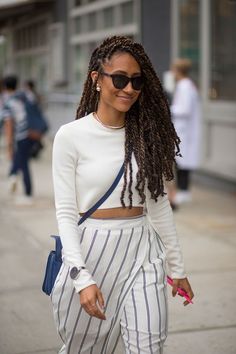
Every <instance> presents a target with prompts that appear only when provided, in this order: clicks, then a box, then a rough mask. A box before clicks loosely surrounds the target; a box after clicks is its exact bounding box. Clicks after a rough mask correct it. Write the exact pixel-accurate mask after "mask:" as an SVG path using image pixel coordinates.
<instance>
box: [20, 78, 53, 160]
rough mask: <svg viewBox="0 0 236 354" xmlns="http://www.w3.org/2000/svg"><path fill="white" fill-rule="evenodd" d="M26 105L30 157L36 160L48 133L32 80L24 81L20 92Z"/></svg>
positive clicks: (40, 103)
mask: <svg viewBox="0 0 236 354" xmlns="http://www.w3.org/2000/svg"><path fill="white" fill-rule="evenodd" d="M21 99H22V100H23V102H24V103H25V105H26V110H27V119H28V125H29V131H28V137H29V138H30V139H31V140H32V147H31V157H33V158H38V157H39V156H40V153H41V152H42V149H43V147H44V146H43V142H42V139H43V136H44V134H45V133H46V132H47V131H48V122H47V119H46V117H45V115H44V113H43V107H42V100H41V97H40V95H39V94H38V92H37V90H36V85H35V82H34V81H33V80H26V81H25V82H24V86H23V92H21Z"/></svg>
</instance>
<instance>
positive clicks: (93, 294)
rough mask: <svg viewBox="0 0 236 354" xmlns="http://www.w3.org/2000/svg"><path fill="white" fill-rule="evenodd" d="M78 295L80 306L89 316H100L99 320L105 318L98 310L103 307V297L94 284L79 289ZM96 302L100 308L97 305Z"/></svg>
mask: <svg viewBox="0 0 236 354" xmlns="http://www.w3.org/2000/svg"><path fill="white" fill-rule="evenodd" d="M79 295H80V304H81V306H82V307H83V308H84V310H85V311H86V312H87V313H88V314H89V315H90V316H94V317H97V318H100V319H101V320H105V319H106V316H105V315H104V313H103V312H102V311H101V310H100V308H101V309H104V299H103V296H102V293H101V291H100V289H99V288H98V287H97V285H96V284H94V285H90V286H88V287H87V288H85V289H83V290H81V291H80V292H79ZM97 302H98V305H99V307H100V308H99V307H98V306H97Z"/></svg>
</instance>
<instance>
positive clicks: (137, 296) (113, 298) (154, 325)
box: [51, 215, 167, 354]
mask: <svg viewBox="0 0 236 354" xmlns="http://www.w3.org/2000/svg"><path fill="white" fill-rule="evenodd" d="M79 238H80V246H81V250H82V254H83V256H84V260H85V263H86V267H87V268H88V270H89V271H90V272H91V274H92V276H93V278H94V280H95V281H96V283H97V286H98V287H99V288H100V289H101V291H102V294H103V297H104V300H105V315H106V320H105V321H103V320H100V319H98V318H95V317H91V316H89V315H88V314H87V313H86V312H85V311H84V309H83V308H82V307H81V306H80V301H79V295H78V294H77V293H75V289H74V287H73V283H72V281H71V279H70V277H69V266H68V265H66V264H65V263H63V265H62V267H61V269H60V272H59V274H58V276H57V279H56V282H55V285H54V288H53V291H52V294H51V301H52V305H53V314H54V319H55V323H56V327H57V330H58V333H59V335H60V337H61V339H62V341H63V346H62V348H61V350H60V352H59V353H60V354H79V353H83V354H113V353H114V354H115V352H116V347H117V344H118V341H119V338H120V337H121V338H122V342H123V352H124V353H130V354H134V353H140V354H144V353H152V354H162V353H163V345H164V342H165V339H166V337H167V294H166V254H165V250H164V246H163V243H162V241H161V239H160V237H159V236H158V234H157V233H156V232H155V230H154V229H153V228H152V226H151V225H150V224H149V223H148V221H147V217H146V216H145V215H144V216H139V217H135V218H126V219H94V218H88V219H87V220H86V221H85V222H84V223H83V224H82V225H80V226H79Z"/></svg>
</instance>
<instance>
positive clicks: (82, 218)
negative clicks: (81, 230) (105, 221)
mask: <svg viewBox="0 0 236 354" xmlns="http://www.w3.org/2000/svg"><path fill="white" fill-rule="evenodd" d="M124 166H125V165H124V163H123V164H122V166H121V168H120V170H119V172H118V175H117V176H116V178H115V180H114V182H113V183H112V185H111V186H110V188H109V189H108V190H107V191H106V193H105V194H104V195H103V196H102V197H101V198H100V199H99V200H98V201H97V203H96V204H94V206H92V207H91V208H90V209H89V210H88V211H86V213H85V214H84V215H83V216H82V217H81V219H80V220H79V222H78V225H81V224H82V223H83V222H84V221H85V220H86V219H87V218H88V217H89V216H90V215H91V214H93V213H94V212H95V210H97V209H98V208H99V207H100V205H102V203H104V202H105V200H106V199H107V198H108V197H109V196H110V195H111V193H112V192H113V191H114V189H115V188H116V186H117V185H118V183H119V182H120V179H121V177H122V175H123V173H124Z"/></svg>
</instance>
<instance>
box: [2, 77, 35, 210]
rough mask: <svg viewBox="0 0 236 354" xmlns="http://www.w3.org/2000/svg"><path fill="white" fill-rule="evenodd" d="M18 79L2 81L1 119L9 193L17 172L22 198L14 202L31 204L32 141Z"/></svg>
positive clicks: (10, 78)
mask: <svg viewBox="0 0 236 354" xmlns="http://www.w3.org/2000/svg"><path fill="white" fill-rule="evenodd" d="M17 85H18V78H17V77H16V76H14V75H11V76H7V77H5V78H4V79H3V88H4V92H5V94H6V97H7V98H6V100H5V102H4V105H3V111H2V118H3V121H4V128H5V134H6V143H7V153H8V158H9V159H10V161H11V168H10V172H9V185H10V190H11V192H15V190H16V187H17V175H18V172H19V171H21V172H22V176H23V184H24V193H25V194H24V196H23V197H20V198H18V199H17V200H16V203H17V204H23V205H31V204H32V181H31V174H30V169H29V160H30V150H31V147H32V141H31V140H30V139H29V137H28V120H27V111H26V106H25V103H24V102H23V101H22V99H21V98H20V95H19V93H18V92H17Z"/></svg>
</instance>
